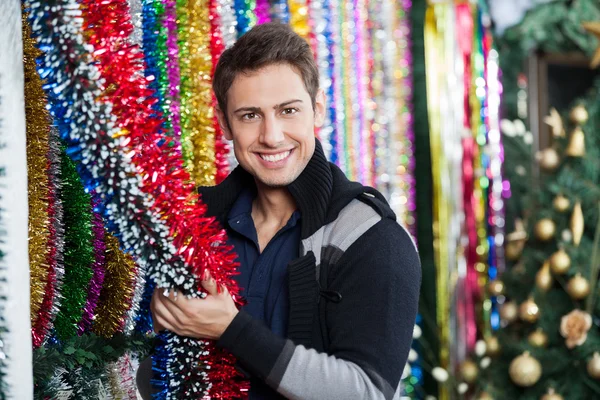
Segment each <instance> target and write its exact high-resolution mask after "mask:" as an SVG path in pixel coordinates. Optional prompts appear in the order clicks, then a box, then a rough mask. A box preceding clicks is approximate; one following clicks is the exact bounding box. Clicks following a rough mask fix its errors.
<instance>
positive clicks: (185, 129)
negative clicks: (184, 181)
mask: <svg viewBox="0 0 600 400" xmlns="http://www.w3.org/2000/svg"><path fill="white" fill-rule="evenodd" d="M209 12H210V9H209V0H190V1H188V2H187V5H186V7H185V8H184V9H180V12H179V15H183V14H185V16H184V17H183V21H185V25H183V24H180V25H179V27H180V29H179V32H180V37H181V39H180V47H181V48H182V56H181V58H180V68H181V75H182V80H181V88H180V90H181V122H182V138H181V140H182V147H183V152H184V157H185V158H186V160H187V163H186V167H187V169H188V171H190V175H191V176H192V178H193V179H194V181H195V182H196V184H197V185H200V186H211V185H214V183H215V172H216V165H215V142H216V138H215V130H214V122H213V118H214V115H213V113H214V111H213V107H212V105H213V103H212V96H213V94H212V89H211V71H212V68H213V67H212V55H211V49H210V44H211V42H210V41H211V24H210V20H209Z"/></svg>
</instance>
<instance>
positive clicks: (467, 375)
mask: <svg viewBox="0 0 600 400" xmlns="http://www.w3.org/2000/svg"><path fill="white" fill-rule="evenodd" d="M477 375H479V368H478V367H477V364H475V363H474V362H473V361H471V360H465V361H463V363H462V364H461V365H460V376H461V377H462V378H463V380H464V381H465V382H467V383H468V384H469V385H470V384H472V383H474V382H475V380H476V379H477Z"/></svg>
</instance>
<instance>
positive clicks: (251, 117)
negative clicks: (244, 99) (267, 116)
mask: <svg viewBox="0 0 600 400" xmlns="http://www.w3.org/2000/svg"><path fill="white" fill-rule="evenodd" d="M256 117H257V115H256V113H248V114H244V115H242V119H245V120H251V119H256Z"/></svg>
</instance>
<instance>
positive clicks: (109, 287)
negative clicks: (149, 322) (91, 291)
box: [93, 234, 142, 338]
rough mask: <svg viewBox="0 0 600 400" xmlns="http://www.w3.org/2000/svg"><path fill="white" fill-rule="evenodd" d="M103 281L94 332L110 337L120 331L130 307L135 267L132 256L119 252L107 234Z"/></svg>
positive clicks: (115, 243) (113, 238) (117, 246)
mask: <svg viewBox="0 0 600 400" xmlns="http://www.w3.org/2000/svg"><path fill="white" fill-rule="evenodd" d="M105 240H106V243H105V244H106V253H105V263H106V278H105V279H104V285H103V286H102V291H101V292H100V298H99V300H98V306H97V307H96V314H95V320H94V324H93V331H94V333H96V334H97V335H99V336H102V337H105V338H109V337H112V336H113V335H114V334H115V333H116V332H122V331H123V328H124V324H125V316H126V313H127V310H129V308H130V307H131V301H132V298H133V292H134V288H135V286H136V285H135V283H136V276H137V277H138V278H142V277H141V276H139V275H138V274H137V267H136V264H135V261H134V260H133V257H131V255H130V254H127V253H124V252H122V251H121V249H119V241H118V239H117V238H115V237H114V236H113V235H110V234H107V235H106V238H105Z"/></svg>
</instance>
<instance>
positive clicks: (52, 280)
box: [24, 25, 65, 348]
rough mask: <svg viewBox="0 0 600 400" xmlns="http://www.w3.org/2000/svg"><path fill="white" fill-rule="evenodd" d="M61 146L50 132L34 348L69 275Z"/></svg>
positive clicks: (49, 325) (44, 335)
mask: <svg viewBox="0 0 600 400" xmlns="http://www.w3.org/2000/svg"><path fill="white" fill-rule="evenodd" d="M24 26H25V25H24ZM24 38H25V36H24ZM36 75H37V72H36ZM44 98H45V95H44ZM60 146H61V144H60V139H59V137H58V132H57V131H56V129H54V128H52V129H50V136H49V152H48V160H49V162H50V165H49V168H48V182H49V186H48V188H49V207H48V217H49V218H50V223H51V224H52V225H51V229H50V232H51V236H50V240H51V243H52V245H51V248H50V253H49V260H48V266H49V270H48V279H47V281H46V287H45V288H44V300H43V301H42V307H41V310H40V312H38V315H37V319H36V320H35V321H34V322H33V323H32V325H33V326H32V341H33V347H34V348H36V347H38V346H41V345H42V343H43V342H44V340H45V339H46V338H47V337H48V334H49V332H50V330H51V329H52V322H53V321H54V318H56V315H57V314H58V311H59V308H60V304H61V298H62V296H61V295H60V292H61V288H62V283H63V277H64V274H65V264H64V248H65V238H64V233H65V232H64V226H63V206H62V200H61V198H60V192H61V191H62V183H61V177H60V171H61V157H60V154H61V148H60Z"/></svg>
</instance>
